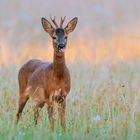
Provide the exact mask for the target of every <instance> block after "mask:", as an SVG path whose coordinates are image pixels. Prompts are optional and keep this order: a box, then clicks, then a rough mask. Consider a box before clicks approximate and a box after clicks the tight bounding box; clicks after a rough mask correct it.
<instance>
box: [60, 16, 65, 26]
mask: <svg viewBox="0 0 140 140" xmlns="http://www.w3.org/2000/svg"><path fill="white" fill-rule="evenodd" d="M65 19H66V16H64V18H62V17H61V21H60V27H61V28H62V26H63V23H64V21H65Z"/></svg>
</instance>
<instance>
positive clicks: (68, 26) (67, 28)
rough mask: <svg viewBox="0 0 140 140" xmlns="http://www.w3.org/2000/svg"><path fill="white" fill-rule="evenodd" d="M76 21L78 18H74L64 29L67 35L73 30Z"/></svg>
mask: <svg viewBox="0 0 140 140" xmlns="http://www.w3.org/2000/svg"><path fill="white" fill-rule="evenodd" d="M77 21H78V18H77V17H75V18H73V19H72V20H71V21H70V22H69V23H68V24H67V26H66V27H65V28H64V29H65V32H66V33H67V34H69V33H71V32H72V31H73V30H74V29H75V27H76V24H77Z"/></svg>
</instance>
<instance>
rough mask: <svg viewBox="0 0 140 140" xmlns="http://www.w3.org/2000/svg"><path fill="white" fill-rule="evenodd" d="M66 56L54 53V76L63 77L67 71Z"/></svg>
mask: <svg viewBox="0 0 140 140" xmlns="http://www.w3.org/2000/svg"><path fill="white" fill-rule="evenodd" d="M65 67H66V66H65V54H64V53H63V54H59V53H57V52H55V51H54V58H53V68H54V74H56V75H57V76H63V74H64V70H65Z"/></svg>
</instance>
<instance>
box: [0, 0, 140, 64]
mask: <svg viewBox="0 0 140 140" xmlns="http://www.w3.org/2000/svg"><path fill="white" fill-rule="evenodd" d="M139 6H140V1H139V0H117V1H116V0H86V1H84V0H69V1H66V0H59V1H58V0H24V1H22V0H10V1H9V0H0V65H1V66H9V65H16V66H20V65H21V64H22V63H24V62H26V61H27V60H28V59H31V58H39V59H43V60H52V57H53V49H52V44H51V43H52V42H51V38H50V37H49V35H48V34H47V33H45V32H44V30H43V28H42V25H41V22H40V19H41V17H45V18H47V19H49V18H50V15H52V16H55V17H56V20H57V22H60V18H61V17H62V16H66V21H65V25H66V24H67V23H68V21H69V20H71V19H72V18H73V17H75V16H77V17H78V19H79V21H78V24H77V27H76V29H75V31H74V32H73V33H71V34H70V35H69V39H68V46H67V50H66V59H67V62H68V63H88V64H94V63H101V62H104V61H114V62H119V61H124V62H130V61H135V60H139V59H140V28H139V25H140V7H139Z"/></svg>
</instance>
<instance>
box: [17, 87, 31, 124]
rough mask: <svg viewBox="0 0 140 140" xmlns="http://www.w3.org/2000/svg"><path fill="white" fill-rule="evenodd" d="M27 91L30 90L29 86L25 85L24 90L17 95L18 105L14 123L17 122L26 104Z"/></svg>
mask: <svg viewBox="0 0 140 140" xmlns="http://www.w3.org/2000/svg"><path fill="white" fill-rule="evenodd" d="M29 92H30V87H27V88H26V90H25V91H24V92H23V93H20V95H19V107H18V112H17V120H16V124H17V123H18V121H19V119H20V117H21V114H22V111H23V109H24V107H25V105H26V102H27V101H28V99H29Z"/></svg>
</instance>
